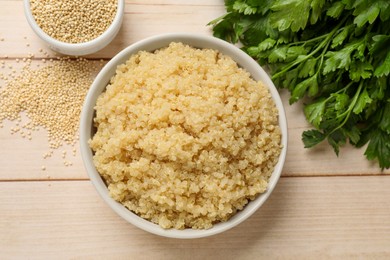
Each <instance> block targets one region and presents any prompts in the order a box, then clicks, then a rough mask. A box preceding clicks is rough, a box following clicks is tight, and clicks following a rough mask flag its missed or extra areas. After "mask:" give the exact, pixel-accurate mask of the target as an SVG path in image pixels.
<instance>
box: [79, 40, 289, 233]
mask: <svg viewBox="0 0 390 260" xmlns="http://www.w3.org/2000/svg"><path fill="white" fill-rule="evenodd" d="M170 42H183V43H184V44H188V45H190V46H192V47H199V48H209V49H217V50H219V51H220V52H222V53H224V54H226V55H229V56H230V57H231V58H232V59H233V60H234V61H235V62H237V63H238V64H239V65H240V66H243V67H244V68H245V69H246V70H247V71H248V72H249V73H250V74H251V76H252V77H253V78H255V79H256V80H260V78H261V80H262V81H263V83H264V84H265V85H266V86H267V87H268V89H269V91H270V93H271V95H272V98H273V100H274V102H275V105H276V107H277V109H278V112H279V119H278V120H279V127H280V130H281V134H282V136H281V145H282V150H281V152H280V155H279V160H278V163H277V164H276V165H275V168H274V171H273V173H272V175H271V177H270V179H269V183H268V187H267V191H266V192H264V193H262V194H260V195H259V196H258V197H257V198H256V199H255V200H253V201H250V202H249V203H248V204H247V205H245V207H244V209H243V210H241V211H239V212H237V213H236V214H235V215H233V216H232V217H231V218H230V219H229V220H228V221H227V222H222V223H217V224H215V225H213V227H212V228H210V229H205V230H204V229H202V230H194V229H184V230H176V229H163V228H161V227H160V226H158V225H157V224H154V223H152V222H150V221H147V220H145V219H143V218H141V217H139V216H138V215H136V214H135V213H133V212H131V211H129V210H128V209H127V208H125V207H124V206H123V205H122V204H120V203H119V202H116V201H115V200H114V199H112V198H111V197H110V195H109V194H108V189H107V186H106V185H105V183H104V181H103V180H102V178H101V176H100V174H99V173H98V172H97V170H96V168H95V166H94V164H93V160H92V151H91V149H90V148H89V145H88V140H89V139H90V137H91V135H92V127H91V124H92V123H93V117H94V107H95V103H96V99H97V97H98V96H99V95H100V93H102V92H103V91H104V89H105V88H106V86H107V83H108V81H109V79H110V78H111V77H112V76H113V75H114V73H115V69H116V67H117V65H119V64H122V63H124V62H125V61H126V60H127V59H128V58H129V57H130V56H131V55H132V54H135V53H137V52H138V51H140V50H146V51H153V50H156V49H159V48H162V47H166V46H168V44H169V43H170ZM206 45H207V46H206ZM151 46H155V48H152V47H151ZM157 46H160V47H157ZM203 46H204V47H203ZM248 66H249V67H248ZM287 141H288V132H287V118H286V114H285V110H284V106H283V103H282V101H281V98H280V96H279V93H278V91H277V89H276V87H275V85H274V84H273V82H272V81H271V79H270V77H269V76H268V74H267V73H266V72H265V71H264V69H263V68H262V67H261V66H260V65H259V64H258V63H257V62H256V61H255V60H253V59H252V58H251V57H250V56H249V55H248V54H246V53H245V52H244V51H242V50H241V49H239V48H238V47H236V46H235V45H233V44H230V43H228V42H226V41H223V40H221V39H218V38H215V37H213V36H206V35H200V34H189V33H168V34H160V35H155V36H152V37H149V38H146V39H143V40H140V41H138V42H135V43H133V44H131V45H130V46H128V47H127V48H125V49H123V50H122V51H120V52H119V53H118V54H117V55H115V56H114V57H113V58H112V59H111V60H110V61H109V62H108V63H107V64H106V65H105V66H104V67H103V68H102V70H101V71H100V72H99V74H98V75H97V77H96V78H95V80H94V82H93V84H92V86H91V88H90V89H89V91H88V93H87V95H86V98H85V101H84V104H83V108H82V111H81V117H80V149H81V155H82V159H83V163H84V166H85V169H86V171H87V173H88V175H89V177H90V179H91V182H92V183H93V185H94V187H95V188H96V190H97V192H98V193H99V195H100V196H101V197H102V198H103V200H104V201H105V202H106V203H107V204H108V205H109V206H110V207H111V208H112V209H113V210H114V211H115V212H116V213H117V214H118V215H120V216H121V217H122V218H124V219H125V220H127V221H128V222H130V223H131V224H133V225H134V226H137V227H138V228H140V229H143V230H145V231H147V232H150V233H153V234H155V235H159V236H163V237H170V238H180V239H192V238H201V237H208V236H212V235H216V234H219V233H221V232H224V231H226V230H229V229H231V228H233V227H235V226H237V225H238V224H240V223H241V222H243V221H244V220H246V219H247V218H249V217H250V216H251V215H252V214H253V213H254V212H256V211H257V210H258V209H259V208H260V207H261V206H262V205H263V204H264V202H265V201H266V200H267V199H268V197H269V196H270V194H271V193H272V191H273V190H274V188H275V186H276V184H277V182H278V180H279V178H280V175H281V173H282V169H283V166H284V163H285V159H286V154H287Z"/></svg>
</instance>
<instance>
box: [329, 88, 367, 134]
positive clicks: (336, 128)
mask: <svg viewBox="0 0 390 260" xmlns="http://www.w3.org/2000/svg"><path fill="white" fill-rule="evenodd" d="M363 82H364V81H361V82H360V84H359V87H358V89H357V91H356V93H355V95H354V96H353V99H352V102H351V104H350V105H349V107H348V109H347V110H346V111H345V112H344V113H342V114H341V115H340V116H344V115H345V117H344V120H343V121H342V122H341V124H339V125H338V126H337V127H335V128H334V129H332V131H330V132H329V133H328V134H327V135H326V136H330V135H331V134H333V133H334V132H336V131H337V130H339V129H340V128H342V127H343V126H344V125H345V124H346V123H347V122H348V119H349V116H350V115H351V112H352V110H353V108H354V107H355V105H356V102H357V100H358V98H359V95H360V92H361V91H362V88H363ZM352 83H353V82H350V84H348V85H347V86H346V88H349V87H350V86H352Z"/></svg>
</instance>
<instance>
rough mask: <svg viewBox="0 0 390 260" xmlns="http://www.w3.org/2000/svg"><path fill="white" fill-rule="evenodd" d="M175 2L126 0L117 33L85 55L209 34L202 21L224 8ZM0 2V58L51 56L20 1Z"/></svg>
mask: <svg viewBox="0 0 390 260" xmlns="http://www.w3.org/2000/svg"><path fill="white" fill-rule="evenodd" d="M177 2H179V1H159V2H157V3H155V2H154V1H147V2H146V3H143V1H134V3H133V1H127V2H126V8H125V16H124V19H123V25H122V28H121V30H120V31H119V33H118V36H117V37H116V38H115V39H114V40H113V42H111V44H109V45H108V46H107V47H106V48H104V49H103V50H101V51H99V52H97V53H95V54H93V55H89V56H88V57H90V58H107V59H109V58H111V57H112V56H114V55H115V54H116V53H118V52H119V51H121V50H122V49H124V48H125V47H127V46H128V45H130V44H132V43H134V42H136V41H138V40H141V39H144V38H146V37H149V36H153V35H157V34H163V33H173V32H187V33H199V34H207V35H211V28H210V27H209V26H207V25H206V24H207V23H208V22H209V21H211V20H213V19H215V18H217V17H219V16H220V15H222V14H223V13H224V12H225V9H224V6H223V1H211V3H212V4H207V2H208V1H200V2H199V3H198V2H197V3H196V4H194V2H193V1H183V3H182V4H177ZM180 2H181V1H180ZM0 5H1V6H0V38H4V41H2V42H0V58H4V56H5V55H7V56H8V57H10V58H15V57H26V56H27V55H28V53H36V57H37V58H41V57H44V56H43V55H42V54H41V53H39V52H38V50H39V49H41V48H42V49H45V50H47V51H48V53H49V54H50V55H51V56H54V55H56V54H55V53H54V52H50V51H49V49H48V47H47V46H46V45H45V43H43V42H42V41H41V40H40V39H39V38H38V36H36V35H35V34H34V32H33V31H32V29H31V28H30V26H29V25H28V23H27V20H26V19H25V17H24V13H23V4H22V1H9V0H7V1H1V2H0ZM199 14H201V15H199ZM200 18H201V19H200ZM15 32H18V33H15ZM25 38H26V39H25ZM27 44H29V46H28V47H27V46H26V45H27Z"/></svg>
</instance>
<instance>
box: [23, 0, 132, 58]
mask: <svg viewBox="0 0 390 260" xmlns="http://www.w3.org/2000/svg"><path fill="white" fill-rule="evenodd" d="M117 2H118V6H117V12H116V14H115V17H114V19H113V21H112V23H111V24H110V26H109V27H108V28H107V29H106V30H105V31H104V32H103V33H102V34H100V35H99V36H98V37H96V38H94V39H92V40H90V41H87V42H82V43H68V42H63V41H60V40H57V39H55V38H53V37H51V36H50V35H48V34H47V33H46V32H44V31H43V30H42V29H41V27H39V25H38V24H37V22H36V21H35V18H34V16H33V14H32V12H31V8H30V0H23V7H24V13H25V17H26V19H27V22H28V23H29V24H30V26H31V28H32V29H33V31H34V32H35V33H36V34H37V35H38V37H39V38H40V39H41V40H43V41H44V42H46V43H48V44H49V46H50V47H52V48H53V49H54V50H55V51H58V52H61V53H63V54H69V55H72V53H75V55H87V54H91V53H93V52H95V51H98V50H100V49H102V48H104V47H105V46H107V45H108V44H109V43H110V42H111V40H112V39H113V38H114V37H115V35H116V34H117V32H118V31H119V28H120V27H121V24H122V20H123V14H124V10H125V0H117ZM97 46H99V48H98V49H96V48H97Z"/></svg>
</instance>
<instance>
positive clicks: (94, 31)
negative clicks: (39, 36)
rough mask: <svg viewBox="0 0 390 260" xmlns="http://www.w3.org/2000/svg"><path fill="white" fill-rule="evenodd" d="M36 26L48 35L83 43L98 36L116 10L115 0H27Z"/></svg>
mask: <svg viewBox="0 0 390 260" xmlns="http://www.w3.org/2000/svg"><path fill="white" fill-rule="evenodd" d="M30 5H31V11H32V14H33V16H34V19H35V21H36V22H37V24H38V25H39V27H40V28H41V29H42V30H43V31H44V32H45V33H47V34H48V35H50V36H51V37H53V38H55V39H57V40H59V41H63V42H67V43H82V42H87V41H91V40H93V39H95V38H97V37H98V36H99V35H101V34H102V33H103V32H104V31H106V30H107V28H108V27H109V26H110V24H111V23H112V21H113V20H114V17H115V15H116V12H117V5H118V0H30Z"/></svg>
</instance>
